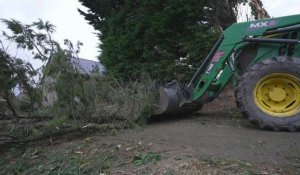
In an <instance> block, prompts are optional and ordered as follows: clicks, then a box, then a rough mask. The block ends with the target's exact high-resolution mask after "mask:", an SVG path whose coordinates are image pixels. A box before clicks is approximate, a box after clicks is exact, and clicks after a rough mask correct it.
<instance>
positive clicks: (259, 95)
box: [253, 73, 300, 117]
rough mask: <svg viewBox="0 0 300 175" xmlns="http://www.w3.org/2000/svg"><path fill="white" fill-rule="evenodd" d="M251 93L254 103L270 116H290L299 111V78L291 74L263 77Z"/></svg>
mask: <svg viewBox="0 0 300 175" xmlns="http://www.w3.org/2000/svg"><path fill="white" fill-rule="evenodd" d="M253 95H254V101H255V103H256V105H257V106H258V107H259V108H260V109H261V110H262V111H263V112H265V113H266V114H268V115H270V116H274V117H290V116H293V115H295V114H297V113H299V112H300V80H299V78H297V77H295V76H293V75H291V74H286V73H274V74H270V75H268V76H265V77H263V78H262V79H261V80H260V81H259V82H258V83H257V84H256V86H255V88H254V92H253Z"/></svg>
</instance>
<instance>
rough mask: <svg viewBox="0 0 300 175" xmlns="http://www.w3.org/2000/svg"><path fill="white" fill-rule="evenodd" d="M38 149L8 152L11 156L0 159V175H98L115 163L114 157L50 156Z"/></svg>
mask: <svg viewBox="0 0 300 175" xmlns="http://www.w3.org/2000/svg"><path fill="white" fill-rule="evenodd" d="M42 151H43V150H40V149H39V148H33V149H29V148H28V149H26V150H25V151H20V150H10V151H9V152H10V153H13V154H12V155H9V156H7V157H5V158H3V159H0V167H1V168H0V174H41V175H50V174H64V175H81V174H100V173H104V172H105V171H106V170H107V169H108V168H109V167H110V165H111V162H115V161H117V157H116V156H114V155H108V154H106V153H101V152H100V153H97V152H96V153H95V154H94V155H89V156H87V155H85V154H84V155H82V154H81V152H80V151H75V150H70V151H66V152H64V153H62V152H61V151H60V150H58V152H57V153H52V154H50V155H48V154H45V153H43V152H42Z"/></svg>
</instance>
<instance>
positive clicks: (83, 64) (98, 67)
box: [71, 57, 104, 75]
mask: <svg viewBox="0 0 300 175" xmlns="http://www.w3.org/2000/svg"><path fill="white" fill-rule="evenodd" d="M71 62H72V64H73V65H74V67H75V68H77V69H78V70H80V71H81V72H82V73H87V74H91V73H92V72H95V71H99V73H100V74H101V75H103V73H104V66H103V65H102V64H101V63H100V62H98V61H92V60H87V59H82V58H76V57H72V58H71Z"/></svg>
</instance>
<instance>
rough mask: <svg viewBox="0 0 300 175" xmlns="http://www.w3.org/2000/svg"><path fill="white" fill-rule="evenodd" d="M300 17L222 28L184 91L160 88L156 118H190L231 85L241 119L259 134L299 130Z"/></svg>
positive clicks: (177, 87) (180, 87)
mask: <svg viewBox="0 0 300 175" xmlns="http://www.w3.org/2000/svg"><path fill="white" fill-rule="evenodd" d="M299 39H300V15H294V16H286V17H280V18H271V19H265V20H258V21H253V22H245V23H236V24H233V25H232V26H230V27H229V28H227V29H226V30H225V31H224V32H223V34H222V36H221V37H220V39H219V40H218V41H217V43H216V44H215V46H214V47H213V49H212V50H211V52H210V53H209V54H208V56H207V57H206V59H205V60H204V61H203V63H202V65H201V66H200V67H199V69H198V70H197V72H196V73H195V75H194V76H193V78H192V79H191V81H190V83H189V85H187V86H183V85H181V84H180V83H179V82H177V81H173V82H171V83H169V84H167V85H165V86H163V87H160V102H159V106H160V108H159V111H158V112H157V114H172V115H180V114H189V113H193V112H195V111H197V110H199V109H201V107H202V106H203V105H204V104H206V103H209V102H211V101H212V100H214V98H216V97H217V96H218V94H219V93H220V92H221V91H222V90H223V88H224V87H225V86H226V85H227V83H228V82H229V81H230V80H231V79H233V82H234V84H235V98H236V103H237V107H238V108H239V110H240V111H241V113H242V114H243V115H244V116H246V117H247V118H248V119H249V120H250V121H251V122H252V123H254V124H256V125H257V126H259V127H260V128H263V129H271V130H275V131H279V130H289V131H296V130H298V129H300V45H299V43H300V42H299Z"/></svg>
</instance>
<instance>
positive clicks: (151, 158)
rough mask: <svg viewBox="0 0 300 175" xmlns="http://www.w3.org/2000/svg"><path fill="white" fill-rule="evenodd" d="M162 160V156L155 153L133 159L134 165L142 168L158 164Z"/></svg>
mask: <svg viewBox="0 0 300 175" xmlns="http://www.w3.org/2000/svg"><path fill="white" fill-rule="evenodd" d="M160 160H161V156H160V154H156V153H154V152H148V153H142V154H139V155H137V156H134V158H133V164H134V165H136V166H140V165H143V164H147V163H150V162H152V163H157V162H159V161H160Z"/></svg>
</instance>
